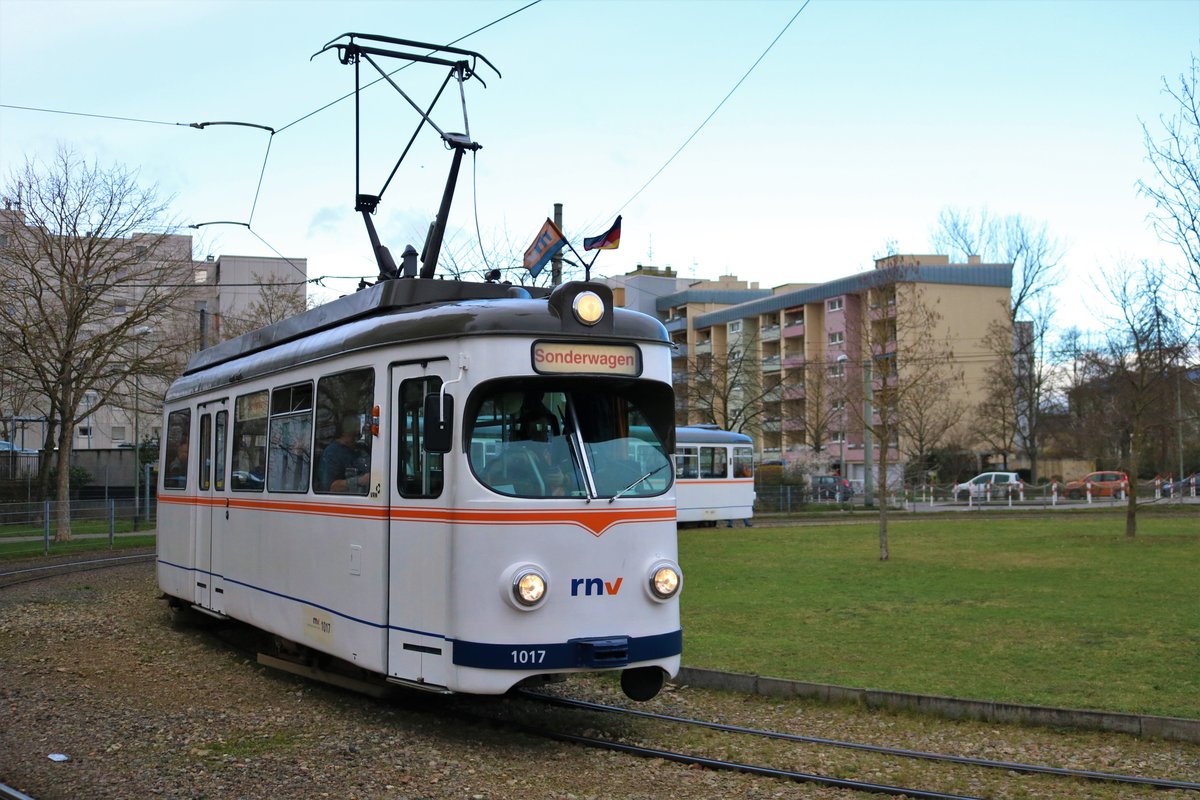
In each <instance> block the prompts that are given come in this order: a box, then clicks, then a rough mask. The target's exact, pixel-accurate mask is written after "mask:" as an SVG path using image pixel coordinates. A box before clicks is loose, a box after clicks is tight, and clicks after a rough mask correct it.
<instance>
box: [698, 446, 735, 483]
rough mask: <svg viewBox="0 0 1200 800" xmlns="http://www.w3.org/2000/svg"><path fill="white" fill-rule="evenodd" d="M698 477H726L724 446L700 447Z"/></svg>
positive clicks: (726, 466)
mask: <svg viewBox="0 0 1200 800" xmlns="http://www.w3.org/2000/svg"><path fill="white" fill-rule="evenodd" d="M700 477H701V478H728V477H729V463H728V457H727V456H726V454H725V448H724V447H701V448H700Z"/></svg>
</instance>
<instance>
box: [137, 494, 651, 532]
mask: <svg viewBox="0 0 1200 800" xmlns="http://www.w3.org/2000/svg"><path fill="white" fill-rule="evenodd" d="M159 502H161V503H170V504H175V505H187V506H197V507H201V508H206V507H207V508H219V507H227V508H241V509H248V510H251V511H273V512H281V513H287V514H311V515H316V516H325V517H350V518H359V519H390V520H392V521H393V522H437V523H446V524H458V525H576V526H578V527H581V528H584V529H585V530H587V531H589V532H591V534H592V535H593V536H601V535H603V534H604V532H605V531H607V530H608V529H609V528H611V527H613V526H614V525H619V524H621V523H625V522H666V521H670V522H674V521H675V507H674V506H655V507H651V508H622V509H616V508H602V509H587V508H575V509H572V508H557V509H550V508H547V509H531V508H516V509H504V508H494V509H475V508H440V507H436V506H397V507H394V508H389V507H387V506H382V505H376V504H370V505H368V504H348V503H322V502H312V501H296V500H266V499H264V500H257V499H245V498H224V497H200V496H194V495H191V496H188V495H162V496H160V497H159Z"/></svg>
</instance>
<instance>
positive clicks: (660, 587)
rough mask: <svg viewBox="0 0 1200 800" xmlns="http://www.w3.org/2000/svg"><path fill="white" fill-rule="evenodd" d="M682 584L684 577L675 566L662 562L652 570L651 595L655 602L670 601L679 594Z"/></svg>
mask: <svg viewBox="0 0 1200 800" xmlns="http://www.w3.org/2000/svg"><path fill="white" fill-rule="evenodd" d="M682 584H683V576H682V575H680V574H679V567H677V566H675V565H674V564H671V563H667V562H662V563H659V564H655V565H654V567H652V568H651V570H650V595H651V596H652V597H654V599H655V600H670V599H671V598H672V597H674V596H675V595H676V594H678V593H679V587H680V585H682Z"/></svg>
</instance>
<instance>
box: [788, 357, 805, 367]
mask: <svg viewBox="0 0 1200 800" xmlns="http://www.w3.org/2000/svg"><path fill="white" fill-rule="evenodd" d="M783 365H784V366H785V367H787V368H789V369H791V368H793V367H803V366H804V356H802V355H800V356H797V355H789V356H784V357H783Z"/></svg>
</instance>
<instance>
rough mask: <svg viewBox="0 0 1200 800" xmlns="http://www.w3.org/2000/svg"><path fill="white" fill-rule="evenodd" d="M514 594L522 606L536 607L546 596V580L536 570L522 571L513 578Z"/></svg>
mask: <svg viewBox="0 0 1200 800" xmlns="http://www.w3.org/2000/svg"><path fill="white" fill-rule="evenodd" d="M512 592H513V598H514V599H516V601H517V602H518V603H520V604H521V605H523V606H535V605H537V604H538V603H539V602H540V601H541V599H542V598H543V597H545V596H546V578H545V576H544V575H542V574H541V573H540V572H537V571H536V570H532V569H526V570H522V571H520V572H518V573H517V575H516V577H514V578H513V584H512Z"/></svg>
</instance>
